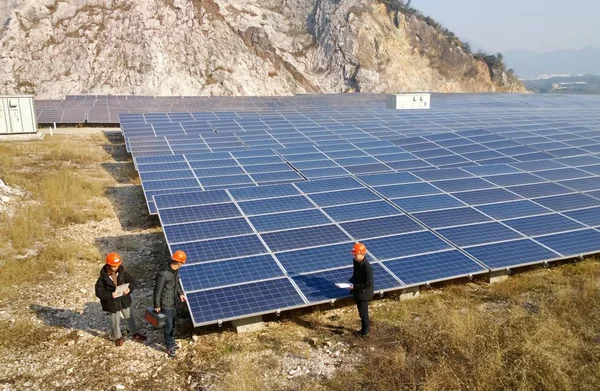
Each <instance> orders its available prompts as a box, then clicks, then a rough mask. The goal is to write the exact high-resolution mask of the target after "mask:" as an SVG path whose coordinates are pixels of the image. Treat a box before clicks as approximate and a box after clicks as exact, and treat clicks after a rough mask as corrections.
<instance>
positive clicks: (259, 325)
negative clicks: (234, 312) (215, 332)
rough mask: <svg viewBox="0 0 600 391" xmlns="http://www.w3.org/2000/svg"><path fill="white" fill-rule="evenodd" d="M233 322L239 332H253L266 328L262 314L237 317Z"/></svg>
mask: <svg viewBox="0 0 600 391" xmlns="http://www.w3.org/2000/svg"><path fill="white" fill-rule="evenodd" d="M231 323H232V324H233V327H234V328H235V331H236V332H237V333H251V332H253V331H258V330H262V329H264V328H265V322H263V317H262V316H261V315H259V316H252V317H250V318H243V319H236V320H233V321H232V322H231Z"/></svg>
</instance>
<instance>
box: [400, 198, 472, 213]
mask: <svg viewBox="0 0 600 391" xmlns="http://www.w3.org/2000/svg"><path fill="white" fill-rule="evenodd" d="M393 202H394V204H396V205H398V206H399V207H400V208H402V209H404V210H405V211H407V212H409V213H413V212H424V211H430V210H438V209H449V208H458V207H461V206H465V204H463V203H462V202H460V201H459V200H457V199H456V198H454V197H452V196H450V195H446V194H440V195H429V196H421V197H410V198H395V199H393Z"/></svg>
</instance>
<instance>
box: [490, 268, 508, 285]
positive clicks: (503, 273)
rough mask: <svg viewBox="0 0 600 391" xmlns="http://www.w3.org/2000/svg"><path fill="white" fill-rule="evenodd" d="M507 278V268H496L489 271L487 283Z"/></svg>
mask: <svg viewBox="0 0 600 391" xmlns="http://www.w3.org/2000/svg"><path fill="white" fill-rule="evenodd" d="M506 280H508V270H496V271H493V272H490V275H489V283H490V284H496V283H499V282H502V281H506Z"/></svg>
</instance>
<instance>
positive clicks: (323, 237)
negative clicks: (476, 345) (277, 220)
mask: <svg viewBox="0 0 600 391" xmlns="http://www.w3.org/2000/svg"><path fill="white" fill-rule="evenodd" d="M262 238H263V239H264V241H265V243H267V245H268V246H269V248H270V249H271V250H272V251H286V250H294V249H300V248H304V247H313V246H321V245H325V244H334V243H341V242H345V241H347V240H348V239H349V238H348V236H346V234H345V233H344V232H342V230H340V229H339V228H338V227H337V226H335V225H324V226H319V227H311V228H300V229H294V230H290V231H279V232H272V233H267V234H262Z"/></svg>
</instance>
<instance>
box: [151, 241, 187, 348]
mask: <svg viewBox="0 0 600 391" xmlns="http://www.w3.org/2000/svg"><path fill="white" fill-rule="evenodd" d="M186 259H187V256H186V254H185V253H184V252H183V251H181V250H178V251H175V252H174V253H173V256H172V257H171V261H170V263H169V265H168V266H167V267H166V268H165V270H162V271H160V272H159V273H158V274H157V275H156V285H154V311H155V312H162V313H163V314H165V315H166V321H167V322H166V324H165V328H164V334H165V345H166V347H167V354H168V355H169V356H170V357H175V356H176V350H177V348H178V346H177V344H176V343H175V312H176V307H177V302H178V301H181V302H184V301H185V296H184V294H183V291H182V290H181V284H180V282H179V268H180V267H181V266H182V265H183V264H184V263H185V260H186Z"/></svg>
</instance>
